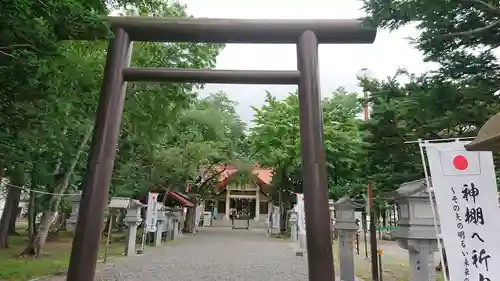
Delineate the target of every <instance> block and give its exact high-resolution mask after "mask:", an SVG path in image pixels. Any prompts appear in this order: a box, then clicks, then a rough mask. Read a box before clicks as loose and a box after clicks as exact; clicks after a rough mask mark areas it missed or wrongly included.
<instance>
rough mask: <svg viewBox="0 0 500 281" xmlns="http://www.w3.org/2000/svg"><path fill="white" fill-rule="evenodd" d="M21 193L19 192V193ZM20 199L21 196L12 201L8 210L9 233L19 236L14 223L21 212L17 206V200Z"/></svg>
mask: <svg viewBox="0 0 500 281" xmlns="http://www.w3.org/2000/svg"><path fill="white" fill-rule="evenodd" d="M19 195H21V194H19ZM20 201H21V197H20V196H19V198H18V199H17V200H16V201H14V204H12V210H11V211H10V219H9V231H8V233H9V235H12V236H19V235H20V234H19V233H18V232H17V231H16V223H17V219H18V218H19V215H20V214H21V208H19V202H20Z"/></svg>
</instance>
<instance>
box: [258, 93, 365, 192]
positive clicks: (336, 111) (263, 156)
mask: <svg viewBox="0 0 500 281" xmlns="http://www.w3.org/2000/svg"><path fill="white" fill-rule="evenodd" d="M322 106H323V125H324V141H325V153H326V161H327V170H328V172H327V174H328V189H329V196H330V197H331V198H334V199H338V198H339V197H341V196H342V195H344V194H346V193H352V194H354V195H357V194H359V192H360V188H361V186H360V181H361V177H362V175H363V170H364V166H363V164H362V161H361V159H362V158H363V155H364V151H363V146H362V139H361V134H360V131H359V120H357V119H356V115H357V114H358V113H359V112H360V104H359V103H358V100H357V96H356V94H354V93H348V92H346V91H345V90H344V89H342V88H340V89H338V90H337V91H336V92H335V93H334V94H333V96H332V97H331V98H326V99H324V100H323V101H322ZM254 111H255V120H254V123H255V125H254V126H253V127H252V128H251V129H250V133H249V137H248V138H249V143H250V145H249V146H250V147H251V150H252V151H251V153H252V154H253V155H254V157H255V158H256V159H259V162H260V164H261V165H262V166H264V167H270V168H272V169H273V171H274V176H273V184H274V186H275V187H276V190H277V191H281V192H283V194H285V195H287V194H290V193H291V192H301V191H302V163H301V152H300V134H299V99H298V94H297V93H290V94H289V95H288V96H287V97H286V98H284V99H283V100H278V99H276V98H275V97H273V96H272V95H271V93H267V96H266V103H265V104H264V105H263V106H262V107H261V108H254ZM303 188H307V187H303Z"/></svg>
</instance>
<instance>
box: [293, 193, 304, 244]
mask: <svg viewBox="0 0 500 281" xmlns="http://www.w3.org/2000/svg"><path fill="white" fill-rule="evenodd" d="M295 194H296V195H297V205H296V206H297V210H296V212H297V219H298V226H299V234H301V235H305V234H306V213H305V210H304V194H302V193H295Z"/></svg>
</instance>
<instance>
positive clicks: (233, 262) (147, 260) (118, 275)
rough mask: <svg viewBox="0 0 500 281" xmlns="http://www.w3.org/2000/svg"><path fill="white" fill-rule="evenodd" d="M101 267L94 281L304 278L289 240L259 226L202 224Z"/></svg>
mask: <svg viewBox="0 0 500 281" xmlns="http://www.w3.org/2000/svg"><path fill="white" fill-rule="evenodd" d="M148 250H149V251H148ZM106 267H107V268H105V269H103V268H100V269H99V273H98V277H99V279H98V280H105V281H114V280H120V281H139V280H141V281H157V280H158V281H160V280H161V281H168V280H172V281H173V280H175V281H179V280H182V281H202V280H206V281H224V280H231V281H247V280H248V281H260V280H266V281H267V280H272V281H280V280H287V281H291V280H293V281H302V280H304V281H305V280H307V266H306V260H305V259H304V258H303V257H297V256H295V254H294V251H293V250H292V248H291V247H290V243H289V242H287V241H284V240H281V239H277V238H269V237H266V235H265V232H264V231H261V230H250V231H247V230H228V229H227V228H211V229H209V228H205V229H202V230H201V231H200V232H199V233H197V234H196V235H195V236H188V237H185V238H183V239H181V240H179V241H177V242H173V243H172V244H170V245H166V246H163V247H161V248H148V249H146V254H145V255H142V256H138V257H131V258H126V259H120V260H116V261H115V262H114V264H108V265H106Z"/></svg>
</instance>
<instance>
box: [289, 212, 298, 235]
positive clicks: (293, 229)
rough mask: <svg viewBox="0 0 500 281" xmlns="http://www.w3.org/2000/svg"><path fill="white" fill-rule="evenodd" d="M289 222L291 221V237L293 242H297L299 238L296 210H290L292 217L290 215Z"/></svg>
mask: <svg viewBox="0 0 500 281" xmlns="http://www.w3.org/2000/svg"><path fill="white" fill-rule="evenodd" d="M288 220H289V222H290V237H291V238H292V241H293V242H297V240H298V233H297V213H296V212H293V211H292V212H290V217H289V219H288Z"/></svg>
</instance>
